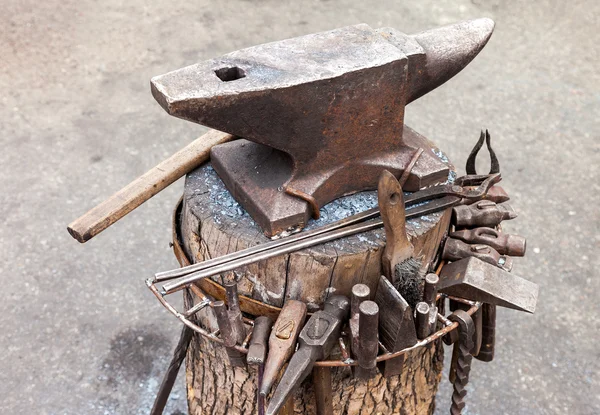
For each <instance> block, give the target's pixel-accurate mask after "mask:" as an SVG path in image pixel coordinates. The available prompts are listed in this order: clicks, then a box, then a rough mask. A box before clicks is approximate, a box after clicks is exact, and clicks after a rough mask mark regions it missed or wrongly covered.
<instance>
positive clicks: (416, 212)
mask: <svg viewBox="0 0 600 415" xmlns="http://www.w3.org/2000/svg"><path fill="white" fill-rule="evenodd" d="M459 202H460V198H458V197H455V196H446V197H443V198H441V199H436V200H433V201H431V202H429V203H428V204H427V205H421V206H416V207H414V208H412V209H409V210H407V212H406V219H411V218H415V217H420V216H423V215H426V214H430V213H434V212H439V211H440V210H444V209H447V208H448V207H451V206H454V205H456V204H457V203H459ZM382 226H383V221H382V220H381V219H375V220H371V221H368V222H364V223H357V224H354V225H351V226H346V227H343V228H341V229H337V228H336V229H334V230H332V231H329V232H325V233H319V234H316V235H313V236H312V237H310V238H303V239H301V240H295V241H293V242H291V243H287V244H285V245H282V246H276V247H274V248H271V249H268V250H260V251H257V252H255V253H253V254H251V255H246V256H244V257H242V258H239V259H236V260H233V261H231V260H230V261H228V262H220V263H219V264H218V265H215V266H213V267H211V268H204V269H202V270H200V271H197V272H194V273H192V274H188V275H187V276H185V277H183V278H181V279H179V280H177V281H172V282H167V283H166V284H164V285H163V287H162V291H161V294H162V295H167V294H171V293H173V292H175V291H178V290H181V289H183V288H184V287H185V286H186V285H189V284H191V283H193V282H195V281H198V280H199V279H202V278H206V277H210V276H212V275H216V274H220V273H222V272H227V271H231V270H234V269H236V268H239V267H242V266H245V265H248V264H251V263H253V262H257V261H263V260H265V259H269V258H272V257H275V256H279V255H285V254H288V253H290V252H294V251H298V250H300V249H304V248H308V247H310V246H314V245H319V244H322V243H325V242H329V241H332V240H335V239H339V238H343V237H345V236H350V235H354V234H357V233H361V232H367V231H370V230H373V229H377V228H380V227H382ZM259 246H260V245H259Z"/></svg>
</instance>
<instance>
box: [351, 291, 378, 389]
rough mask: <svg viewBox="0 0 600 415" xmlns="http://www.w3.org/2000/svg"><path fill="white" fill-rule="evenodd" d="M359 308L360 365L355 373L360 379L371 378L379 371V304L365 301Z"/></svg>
mask: <svg viewBox="0 0 600 415" xmlns="http://www.w3.org/2000/svg"><path fill="white" fill-rule="evenodd" d="M359 308H360V310H359V313H360V318H359V331H360V335H359V338H358V342H359V343H358V344H359V347H358V353H357V355H358V356H357V357H358V359H357V360H358V366H357V367H356V369H355V373H354V374H355V376H356V377H357V378H359V379H370V378H372V377H373V376H374V375H375V374H376V373H377V362H376V359H377V353H378V352H379V336H378V328H379V306H377V303H375V302H374V301H363V302H362V303H361V304H360V307H359Z"/></svg>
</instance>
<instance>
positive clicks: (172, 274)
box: [154, 191, 460, 282]
mask: <svg viewBox="0 0 600 415" xmlns="http://www.w3.org/2000/svg"><path fill="white" fill-rule="evenodd" d="M421 192H422V191H419V192H414V193H411V194H410V195H408V196H406V197H405V198H404V202H405V205H406V207H407V208H408V207H409V206H410V205H413V204H416V203H419V202H422V201H424V200H423V198H422V197H421V195H420V193H421ZM445 197H449V196H445ZM445 197H444V198H445ZM429 198H431V196H429ZM459 201H460V199H459V200H457V202H456V203H458V202H459ZM377 216H379V208H378V207H374V208H371V209H368V210H365V211H364V212H360V213H357V214H355V215H352V216H348V217H347V218H344V219H341V220H338V221H336V222H333V223H330V224H329V225H324V226H321V227H319V228H317V229H313V230H311V231H306V232H300V233H297V234H295V235H291V236H288V237H285V238H281V239H277V240H274V241H270V242H266V243H264V244H260V245H256V246H252V247H250V248H246V249H242V250H241V251H236V252H232V253H230V254H227V255H223V256H220V257H217V258H212V259H209V260H207V261H203V262H200V263H198V264H192V265H188V266H186V267H183V268H177V269H174V270H170V271H163V272H159V273H157V274H155V275H154V281H155V282H161V281H168V280H171V279H174V278H179V277H183V276H185V275H189V274H191V273H195V272H197V271H201V270H204V269H207V268H211V267H215V266H217V265H220V264H223V263H226V262H231V261H234V260H236V259H240V258H244V257H247V256H250V255H254V254H257V253H259V252H263V251H266V250H271V249H275V248H278V247H280V246H284V245H288V244H291V243H294V242H297V241H301V240H304V239H307V238H313V237H315V236H317V235H321V234H323V233H327V232H330V231H333V230H336V229H340V228H343V227H346V226H350V225H353V224H355V223H360V222H364V221H366V220H369V219H373V218H376V217H377ZM406 218H407V219H410V218H409V217H408V216H407V217H406Z"/></svg>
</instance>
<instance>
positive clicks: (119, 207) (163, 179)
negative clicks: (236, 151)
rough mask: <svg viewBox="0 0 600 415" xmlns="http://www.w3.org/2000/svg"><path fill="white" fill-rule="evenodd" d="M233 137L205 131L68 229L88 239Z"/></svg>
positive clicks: (215, 131) (176, 178)
mask: <svg viewBox="0 0 600 415" xmlns="http://www.w3.org/2000/svg"><path fill="white" fill-rule="evenodd" d="M233 138H234V136H232V135H230V134H227V133H223V132H221V131H217V130H209V131H208V132H207V133H206V134H204V135H202V136H201V137H199V138H197V139H196V140H194V141H193V142H192V143H190V144H189V145H188V146H186V147H184V148H183V149H181V150H179V151H178V152H177V153H175V154H173V155H172V156H171V157H169V158H168V159H166V160H164V161H163V162H161V163H160V164H158V165H157V166H155V167H154V168H153V169H152V170H150V171H148V172H146V173H144V174H143V175H142V176H140V177H138V178H137V179H135V180H134V181H132V182H131V183H129V184H128V185H127V186H125V187H124V188H122V189H121V190H119V191H118V192H117V193H115V194H114V195H112V196H111V197H109V198H108V199H106V200H105V201H104V202H102V203H100V204H99V205H98V206H96V207H94V208H93V209H92V210H90V211H88V212H87V213H85V214H84V215H83V216H81V217H80V218H78V219H76V220H74V221H73V222H71V224H69V226H68V227H67V230H68V231H69V233H70V234H71V236H72V237H73V238H75V239H77V240H78V241H79V242H81V243H84V242H86V241H89V240H90V239H92V238H93V237H94V236H96V235H98V234H99V233H100V232H102V231H103V230H104V229H106V228H108V227H109V226H110V225H112V224H113V223H115V222H116V221H118V220H119V219H121V218H122V217H123V216H125V215H127V214H128V213H129V212H131V211H132V210H134V209H135V208H137V207H138V206H140V205H141V204H142V203H144V202H145V201H146V200H148V199H150V198H151V197H152V196H154V195H155V194H157V193H158V192H160V191H161V190H163V189H164V188H165V187H167V186H169V185H170V184H171V183H173V182H175V181H177V180H178V179H179V178H180V177H182V176H183V175H185V174H186V173H189V172H190V171H192V170H194V169H195V168H196V167H198V166H200V165H201V164H202V163H204V162H205V161H206V160H208V158H209V155H210V149H211V148H212V147H213V146H215V145H217V144H221V143H225V142H227V141H230V140H232V139H233Z"/></svg>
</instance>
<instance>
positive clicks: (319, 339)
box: [266, 295, 350, 415]
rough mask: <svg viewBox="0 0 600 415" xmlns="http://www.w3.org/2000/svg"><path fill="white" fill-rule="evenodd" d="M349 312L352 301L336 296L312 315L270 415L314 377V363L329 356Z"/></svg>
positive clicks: (275, 396) (300, 337)
mask: <svg viewBox="0 0 600 415" xmlns="http://www.w3.org/2000/svg"><path fill="white" fill-rule="evenodd" d="M349 312H350V301H349V300H348V298H346V297H344V296H343V295H333V296H331V297H329V298H328V299H327V301H325V305H324V308H323V310H320V311H317V312H316V313H314V314H313V315H312V316H311V318H310V319H309V320H308V322H307V323H306V325H305V326H304V328H303V329H302V331H301V332H300V336H299V340H298V350H297V351H296V353H294V355H293V356H292V358H291V360H290V363H289V364H288V367H287V369H286V370H285V373H284V374H283V376H282V378H281V380H280V381H279V385H278V386H277V389H276V390H275V392H274V393H273V396H272V398H271V401H270V402H269V406H268V407H267V412H266V413H267V415H274V414H276V413H277V411H278V410H279V408H281V406H282V405H283V404H284V403H285V401H286V400H287V398H288V397H289V396H290V394H291V393H292V391H293V390H294V389H295V388H296V387H298V386H299V385H300V383H301V382H302V381H303V380H304V379H305V378H306V377H307V376H308V375H309V374H310V372H311V370H312V368H313V366H314V363H315V362H316V361H317V360H322V359H325V358H326V357H327V356H329V353H330V352H331V349H332V348H333V346H334V345H335V344H336V343H337V339H338V337H339V336H340V332H341V331H342V324H343V323H344V322H345V321H346V319H347V318H348V313H349Z"/></svg>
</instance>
